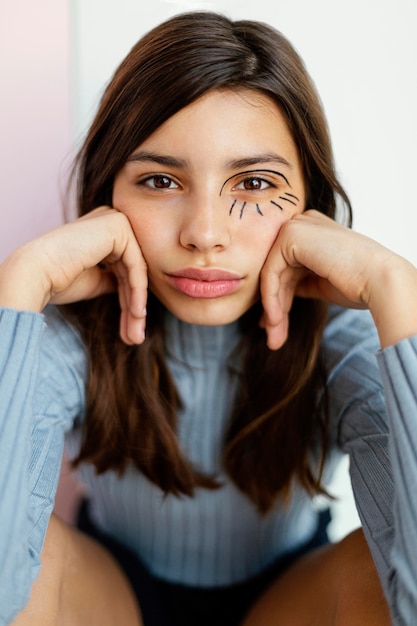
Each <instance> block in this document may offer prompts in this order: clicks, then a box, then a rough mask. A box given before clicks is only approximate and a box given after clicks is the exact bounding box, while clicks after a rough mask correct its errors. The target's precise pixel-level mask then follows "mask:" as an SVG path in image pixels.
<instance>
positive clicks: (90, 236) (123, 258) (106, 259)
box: [0, 207, 148, 344]
mask: <svg viewBox="0 0 417 626" xmlns="http://www.w3.org/2000/svg"><path fill="white" fill-rule="evenodd" d="M99 265H100V266H99ZM147 286H148V279H147V267H146V263H145V260H144V258H143V256H142V253H141V250H140V247H139V245H138V242H137V240H136V238H135V235H134V233H133V231H132V228H131V226H130V223H129V221H128V219H127V218H126V217H125V216H124V215H123V214H122V213H120V212H119V211H117V210H115V209H112V208H110V207H100V208H98V209H95V210H94V211H91V212H90V213H87V214H86V215H85V216H83V217H82V218H79V219H77V220H75V221H74V222H70V223H68V224H65V225H64V226H60V227H59V228H56V229H54V230H51V231H48V232H47V233H45V234H44V235H41V236H40V237H38V238H36V239H34V240H33V241H30V242H29V243H27V244H25V245H23V246H22V247H20V248H18V249H17V250H16V251H15V252H13V253H12V254H11V255H10V256H9V257H8V258H7V259H6V260H5V261H4V262H3V263H2V264H1V265H0V306H3V307H10V308H14V309H20V310H31V311H38V312H40V311H42V310H43V308H44V307H45V306H46V305H47V304H48V303H49V302H51V303H54V304H66V303H70V302H76V301H79V300H88V299H91V298H95V297H96V296H99V295H101V294H103V293H108V292H111V291H117V292H118V294H119V301H120V307H121V318H120V335H121V337H122V339H123V341H124V342H125V343H127V344H136V343H137V344H139V343H142V341H143V339H144V331H145V321H146V299H147Z"/></svg>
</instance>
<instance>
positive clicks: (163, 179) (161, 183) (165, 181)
mask: <svg viewBox="0 0 417 626" xmlns="http://www.w3.org/2000/svg"><path fill="white" fill-rule="evenodd" d="M138 184H139V185H144V186H145V187H150V188H151V189H177V187H178V185H177V183H176V182H175V181H173V180H172V178H170V177H169V176H164V175H163V174H157V175H154V176H148V178H145V179H143V180H140V181H139V183H138Z"/></svg>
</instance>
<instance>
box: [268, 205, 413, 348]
mask: <svg viewBox="0 0 417 626" xmlns="http://www.w3.org/2000/svg"><path fill="white" fill-rule="evenodd" d="M295 295H297V296H301V297H306V298H320V299H322V300H325V301H327V302H331V303H334V304H339V305H341V306H345V307H351V308H369V310H370V311H371V314H372V316H373V318H374V321H375V324H376V327H377V330H378V333H379V337H380V341H381V345H382V347H385V346H387V345H390V344H393V343H396V342H397V341H399V340H400V339H402V338H405V337H408V336H410V335H413V334H415V333H417V269H416V268H415V267H414V266H413V265H412V264H411V263H409V262H408V261H406V260H405V259H404V258H402V257H400V256H399V255H397V254H395V253H394V252H391V251H390V250H388V249H387V248H385V247H384V246H382V245H380V244H378V243H377V242H375V241H373V240H372V239H369V238H368V237H366V236H364V235H360V234H359V233H356V232H354V231H352V230H350V229H349V228H347V227H345V226H341V225H340V224H338V223H337V222H335V221H334V220H332V219H330V218H329V217H327V216H325V215H323V214H322V213H319V212H318V211H313V210H309V211H306V212H305V213H302V214H301V215H296V216H295V217H294V218H293V219H291V220H289V221H288V222H286V223H285V224H284V225H283V226H282V227H281V229H280V231H279V233H278V236H277V239H276V240H275V243H274V245H273V246H272V248H271V250H270V252H269V255H268V257H267V259H266V262H265V264H264V267H263V269H262V273H261V297H262V304H263V307H264V316H263V320H262V325H263V326H264V327H265V330H266V333H267V341H268V346H269V347H270V348H271V349H277V348H280V347H281V346H282V345H283V343H284V342H285V340H286V338H287V334H288V315H289V311H290V309H291V305H292V301H293V298H294V296H295Z"/></svg>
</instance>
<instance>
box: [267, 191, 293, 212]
mask: <svg viewBox="0 0 417 626" xmlns="http://www.w3.org/2000/svg"><path fill="white" fill-rule="evenodd" d="M286 196H288V197H286ZM279 200H281V201H282V202H289V203H290V204H292V205H293V206H298V203H299V202H300V199H299V198H297V196H295V195H294V194H293V193H288V191H285V192H284V195H283V196H279ZM270 203H271V204H273V205H274V206H276V207H277V208H278V209H280V210H281V211H283V210H284V207H283V206H282V205H281V203H279V202H277V201H276V200H270Z"/></svg>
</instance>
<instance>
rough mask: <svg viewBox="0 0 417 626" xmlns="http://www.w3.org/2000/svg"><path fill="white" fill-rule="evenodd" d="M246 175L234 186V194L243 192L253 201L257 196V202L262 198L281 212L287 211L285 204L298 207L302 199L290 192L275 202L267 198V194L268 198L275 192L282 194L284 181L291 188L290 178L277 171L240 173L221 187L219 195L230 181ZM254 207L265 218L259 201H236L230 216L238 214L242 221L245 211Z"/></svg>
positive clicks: (231, 177)
mask: <svg viewBox="0 0 417 626" xmlns="http://www.w3.org/2000/svg"><path fill="white" fill-rule="evenodd" d="M271 174H272V176H271ZM244 175H247V176H246V177H245V178H243V179H242V178H241V179H240V180H239V179H238V181H237V183H236V184H235V185H234V186H233V188H232V191H233V192H234V193H235V192H243V193H246V194H249V195H248V196H247V197H249V199H251V197H253V198H255V197H256V196H257V197H256V200H258V198H262V200H263V202H268V201H269V203H270V204H272V205H273V206H274V207H276V208H278V209H280V210H281V211H284V210H285V209H284V207H285V205H284V202H287V203H289V204H291V205H293V206H298V203H299V201H300V199H299V198H298V197H297V196H296V195H295V194H293V193H290V192H288V191H285V192H284V191H281V195H279V196H278V198H277V199H274V200H268V198H267V197H265V194H267V196H269V197H270V196H271V193H273V192H274V191H275V192H277V193H279V192H280V189H279V188H280V187H282V181H284V183H285V186H287V187H290V188H291V185H290V183H289V181H288V178H287V177H286V176H284V174H282V173H281V172H279V171H276V170H264V169H259V170H258V169H256V170H247V171H244V172H239V174H235V175H233V176H230V177H229V178H228V179H227V180H226V181H225V182H224V183H223V185H222V186H221V189H220V194H219V195H220V196H221V195H222V193H223V190H224V188H225V186H226V184H227V183H228V182H229V181H231V180H235V179H236V178H238V177H242V176H244ZM277 177H278V178H279V179H280V182H279V181H277V180H276V178H277ZM274 178H275V180H274ZM284 188H285V187H284ZM252 206H254V207H255V210H256V213H257V214H258V215H260V216H261V217H263V216H264V213H263V211H262V209H261V206H260V203H259V201H258V202H255V201H254V202H252V201H251V200H250V201H247V200H245V201H243V200H242V201H240V200H238V199H237V198H236V199H234V200H233V201H232V203H231V205H230V208H229V216H232V215H233V214H237V213H238V215H239V219H240V220H241V219H242V217H243V214H244V212H245V210H246V209H247V208H249V207H252ZM235 209H236V211H235Z"/></svg>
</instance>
